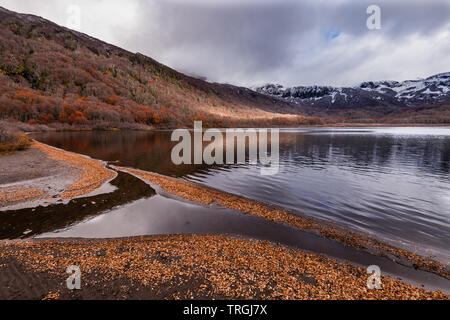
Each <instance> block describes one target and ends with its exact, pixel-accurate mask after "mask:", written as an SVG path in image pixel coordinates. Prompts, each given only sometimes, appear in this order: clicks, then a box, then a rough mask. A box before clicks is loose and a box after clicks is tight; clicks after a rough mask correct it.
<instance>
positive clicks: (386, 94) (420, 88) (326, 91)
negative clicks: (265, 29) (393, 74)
mask: <svg viewBox="0 0 450 320" xmlns="http://www.w3.org/2000/svg"><path fill="white" fill-rule="evenodd" d="M253 90H254V91H256V92H259V93H264V94H267V95H271V96H275V97H278V98H282V99H285V100H287V101H289V102H293V103H297V104H302V105H306V106H310V107H315V108H324V109H334V108H348V109H351V108H358V107H371V106H398V107H408V106H419V105H423V104H434V103H441V102H450V72H447V73H442V74H438V75H435V76H432V77H429V78H427V79H421V80H407V81H403V82H398V81H378V82H372V81H369V82H363V83H361V84H360V85H359V86H356V87H353V88H351V87H343V88H336V87H327V86H300V87H292V88H284V87H283V86H281V85H277V84H267V85H264V86H260V87H256V88H253Z"/></svg>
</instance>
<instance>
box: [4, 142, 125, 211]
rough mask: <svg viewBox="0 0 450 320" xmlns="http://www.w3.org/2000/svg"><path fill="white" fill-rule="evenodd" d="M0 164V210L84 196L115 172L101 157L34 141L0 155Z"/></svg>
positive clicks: (108, 179)
mask: <svg viewBox="0 0 450 320" xmlns="http://www.w3.org/2000/svg"><path fill="white" fill-rule="evenodd" d="M0 167H1V171H0V210H1V211H4V210H10V209H12V208H15V209H17V208H22V207H34V206H37V205H39V204H45V203H54V202H57V201H58V200H60V201H62V200H68V199H72V198H75V197H80V196H84V195H87V194H89V193H91V192H93V191H95V190H97V189H98V188H100V187H101V186H102V185H103V184H105V183H106V182H108V181H110V180H112V179H113V178H115V177H116V176H117V173H116V172H115V171H113V170H109V169H107V168H106V167H105V164H104V163H103V162H101V161H97V160H94V159H91V158H89V157H85V156H82V155H78V154H75V153H71V152H66V151H63V150H59V149H56V148H53V147H50V146H47V145H45V144H42V143H39V142H36V141H34V142H33V144H32V146H31V148H30V149H29V150H26V151H23V152H18V153H16V154H14V155H9V156H2V157H0Z"/></svg>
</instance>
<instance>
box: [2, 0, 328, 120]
mask: <svg viewBox="0 0 450 320" xmlns="http://www.w3.org/2000/svg"><path fill="white" fill-rule="evenodd" d="M0 95H1V97H0V117H1V118H4V119H5V118H14V119H16V120H19V121H22V122H27V123H32V124H33V123H37V124H55V126H56V125H57V124H64V126H68V125H73V126H86V127H133V126H136V125H139V124H143V125H150V126H153V127H180V126H184V127H190V126H192V123H193V121H194V120H203V121H204V122H205V125H207V126H214V127H230V126H256V125H257V126H273V125H281V126H284V125H287V126H292V125H298V124H316V123H319V122H320V120H319V119H318V118H317V117H308V116H305V115H306V114H307V112H308V111H307V109H306V108H303V107H301V106H298V105H295V104H291V103H289V102H283V101H281V100H279V99H277V98H274V97H270V96H267V95H263V94H259V93H256V92H254V91H252V90H249V89H246V88H239V87H235V86H231V85H221V84H212V83H208V82H205V81H202V80H199V79H195V78H192V77H188V76H186V75H183V74H181V73H179V72H177V71H175V70H172V69H170V68H168V67H166V66H164V65H162V64H160V63H158V62H157V61H155V60H153V59H151V58H149V57H146V56H144V55H142V54H139V53H137V54H134V53H130V52H128V51H126V50H123V49H121V48H118V47H116V46H113V45H110V44H107V43H105V42H103V41H100V40H97V39H94V38H92V37H90V36H87V35H85V34H82V33H79V32H76V31H73V30H69V29H67V28H64V27H61V26H58V25H56V24H54V23H52V22H50V21H48V20H45V19H43V18H40V17H37V16H33V15H25V14H18V13H15V12H11V11H8V10H6V9H4V8H1V7H0Z"/></svg>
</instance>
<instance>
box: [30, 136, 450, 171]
mask: <svg viewBox="0 0 450 320" xmlns="http://www.w3.org/2000/svg"><path fill="white" fill-rule="evenodd" d="M170 136H171V132H169V131H160V132H143V131H122V132H102V131H99V132H67V133H57V134H54V133H51V134H44V135H40V136H39V140H41V141H43V142H46V143H49V144H51V145H54V146H56V147H59V148H63V149H65V150H70V151H74V152H78V153H82V154H86V155H89V156H91V157H94V158H97V159H102V160H106V161H116V160H119V161H120V164H121V165H124V166H130V167H135V168H139V169H143V170H149V171H153V172H158V173H161V174H165V175H170V176H176V177H181V176H186V175H190V174H195V173H203V172H206V171H207V170H209V169H211V168H217V166H206V165H181V166H176V165H174V164H172V161H171V151H172V148H173V146H174V145H175V144H176V143H175V142H174V143H172V142H170ZM224 154H225V153H224ZM280 156H281V158H282V160H286V161H289V162H293V163H297V164H299V165H309V166H314V167H316V168H318V169H320V168H321V167H323V166H325V165H327V164H333V165H336V166H352V167H368V166H377V167H379V168H380V169H386V170H389V169H391V168H393V167H397V168H398V167H401V166H415V167H418V168H421V169H424V170H427V171H428V172H432V173H441V174H442V173H449V172H450V139H449V138H436V137H425V136H415V137H413V136H411V137H402V136H387V135H385V136H384V135H383V136H382V135H371V134H361V135H356V134H335V135H332V134H302V133H290V132H282V133H280ZM221 167H222V168H223V167H231V166H221Z"/></svg>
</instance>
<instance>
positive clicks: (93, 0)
mask: <svg viewBox="0 0 450 320" xmlns="http://www.w3.org/2000/svg"><path fill="white" fill-rule="evenodd" d="M371 4H376V5H378V6H379V7H380V8H381V25H382V27H381V29H380V30H373V31H371V30H369V29H368V28H367V26H366V20H367V18H368V14H367V13H366V9H367V7H368V6H369V5H371ZM71 5H77V6H79V8H80V12H81V19H80V22H81V25H80V31H82V32H84V33H87V34H89V35H92V36H94V37H97V38H100V39H102V40H105V41H107V42H110V43H113V44H115V45H118V46H121V47H123V48H125V49H127V50H130V51H134V52H141V53H143V54H146V55H148V56H151V57H153V58H154V59H156V60H158V61H160V62H162V63H164V64H167V65H169V66H171V67H173V68H175V69H177V70H180V71H182V72H185V73H188V74H193V75H199V76H205V77H207V78H208V79H209V80H210V81H217V82H227V83H233V84H237V85H244V86H252V85H257V84H263V83H267V82H276V83H281V84H284V85H287V86H291V85H312V84H319V85H336V86H344V85H356V84H358V83H359V82H362V81H366V80H384V79H393V80H405V79H415V78H418V77H427V76H430V75H432V74H435V73H440V72H447V71H450V54H449V52H450V2H449V1H447V0H429V1H422V0H409V1H406V0H381V1H377V2H376V3H374V2H373V1H366V0H354V1H350V0H327V1H325V0H306V1H293V0H273V1H272V0H239V1H238V0H214V1H212V0H149V1H145V0H127V1H120V0H21V1H17V0H0V6H3V7H5V8H7V9H10V10H14V11H19V12H23V13H32V14H37V15H40V16H43V17H44V18H47V19H49V20H52V21H54V22H56V23H58V24H61V25H67V21H68V19H69V13H68V12H67V9H68V7H70V6H71Z"/></svg>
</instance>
